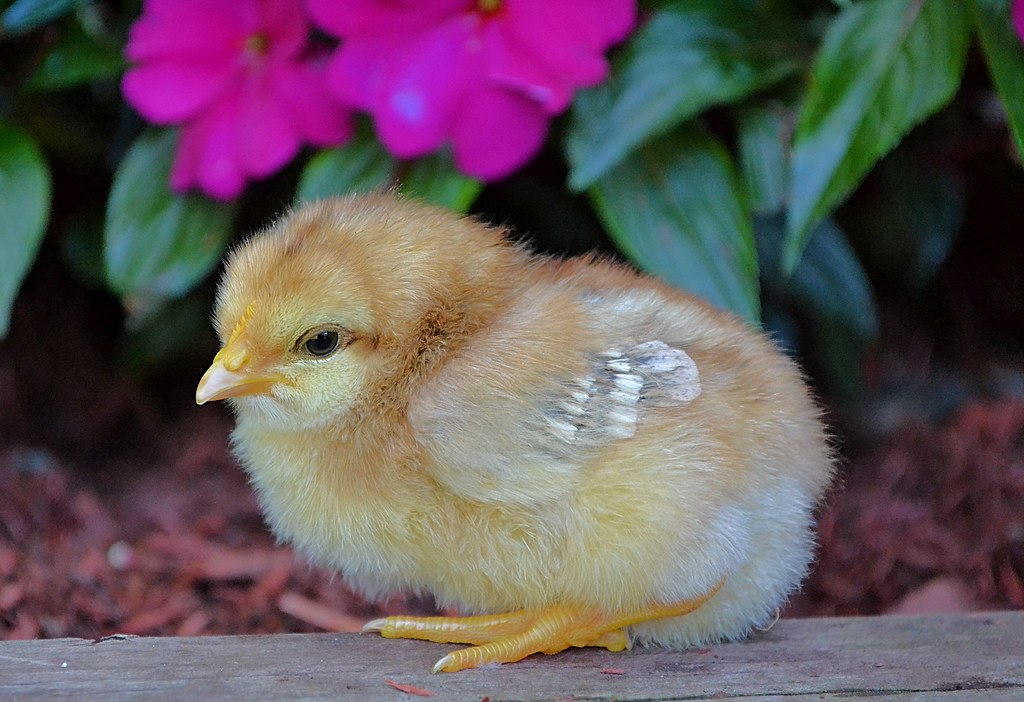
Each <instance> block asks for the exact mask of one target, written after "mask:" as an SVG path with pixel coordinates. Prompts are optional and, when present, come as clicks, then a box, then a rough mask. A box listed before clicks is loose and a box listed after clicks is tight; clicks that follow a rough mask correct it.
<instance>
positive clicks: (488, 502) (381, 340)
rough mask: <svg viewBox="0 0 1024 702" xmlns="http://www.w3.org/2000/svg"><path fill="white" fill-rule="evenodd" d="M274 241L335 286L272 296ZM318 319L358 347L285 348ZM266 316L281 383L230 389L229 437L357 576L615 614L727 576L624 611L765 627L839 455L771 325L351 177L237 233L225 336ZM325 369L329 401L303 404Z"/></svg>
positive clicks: (684, 628)
mask: <svg viewBox="0 0 1024 702" xmlns="http://www.w3.org/2000/svg"><path fill="white" fill-rule="evenodd" d="M321 244H323V245H322V246H321ZM333 251H340V252H343V254H338V255H337V256H334V254H332V253H331V252H333ZM303 252H305V254H304V253H303ZM303 255H307V256H309V258H310V259H311V260H310V261H309V262H308V265H306V264H302V265H305V267H302V265H299V263H302V261H301V258H300V259H299V263H296V262H295V260H294V259H295V257H301V256H303ZM332 256H333V258H332ZM282 257H283V258H287V257H291V258H289V259H288V260H289V263H288V266H291V268H290V269H289V270H292V269H294V270H300V271H302V273H301V275H300V277H302V276H306V278H308V279H309V280H310V281H311V283H310V284H311V285H313V286H314V288H315V286H316V284H317V283H318V281H319V284H320V285H321V286H322V287H323V288H325V289H326V290H327V293H325V297H326V298H329V299H330V300H331V302H330V304H328V303H320V302H317V297H316V296H307V298H308V299H307V300H306V302H305V303H303V304H302V305H298V304H294V303H292V304H289V305H287V306H285V307H281V306H279V305H276V303H275V302H274V300H273V294H274V290H275V284H274V282H273V278H274V276H275V275H278V274H279V271H281V270H283V269H284V268H285V267H286V266H283V265H281V262H280V260H279V258H282ZM257 259H258V261H257V262H258V263H260V265H256V263H254V260H257ZM296 266H298V268H296ZM350 269H351V270H350ZM350 280H351V281H357V282H353V283H351V285H353V286H356V287H354V288H352V289H351V290H349V289H348V288H346V289H345V294H340V293H339V294H336V295H335V294H333V293H331V291H333V290H337V289H339V286H341V287H344V286H347V285H349V282H348V281H350ZM339 281H342V282H339ZM352 300H360V301H365V302H363V303H361V304H360V309H358V310H356V311H355V313H352V314H350V311H349V310H347V309H346V305H352V304H355V303H353V302H351V301H352ZM346 301H348V302H346ZM243 309H246V310H248V312H246V314H247V315H248V317H251V320H250V321H247V322H246V323H245V324H246V328H245V329H244V330H242V331H238V330H237V325H238V320H237V319H235V317H238V316H239V314H241V310H243ZM281 310H288V312H287V314H288V315H293V316H295V318H296V319H295V320H294V321H293V322H291V323H289V322H287V321H282V319H281V316H282V315H284V316H287V315H286V314H285V313H284V312H281ZM295 310H299V311H295ZM303 310H304V311H303ZM264 317H266V318H267V319H264ZM310 320H314V321H310ZM352 320H358V321H352ZM321 323H326V324H333V325H335V327H337V328H340V329H344V330H346V331H345V332H344V334H345V337H344V338H345V339H346V340H347V343H349V344H351V345H350V346H348V347H343V348H341V349H340V350H339V351H338V352H337V353H335V354H334V355H333V356H331V357H330V358H325V359H313V360H310V359H304V358H302V357H301V354H299V355H298V356H296V355H295V354H296V353H299V352H297V351H295V349H299V351H301V348H302V344H301V342H302V340H303V339H304V338H305V337H303V336H302V335H303V334H304V333H306V334H308V333H309V332H308V330H309V329H313V331H316V330H317V329H319V327H317V326H316V324H321ZM261 325H265V327H266V328H267V329H273V330H278V331H275V332H274V333H275V334H276V333H280V340H279V341H273V340H268V339H265V338H260V339H257V340H255V341H252V342H251V345H252V346H253V348H256V347H258V348H261V349H266V348H273V347H274V344H277V345H278V346H280V347H281V349H282V351H281V352H280V355H279V356H273V358H271V359H269V360H268V359H262V360H259V359H257V360H254V361H253V362H252V364H253V366H254V367H259V368H261V369H262V368H263V367H264V366H267V367H268V368H271V370H272V371H273V372H272V373H271V374H270V375H267V373H269V372H270V371H266V372H264V371H263V370H261V373H263V375H260V379H261V380H262V379H264V378H265V377H274V378H278V377H280V378H283V380H282V381H281V382H280V383H278V384H277V385H273V386H270V388H271V389H269V390H265V391H264V390H262V389H261V391H260V392H261V393H262V394H261V395H259V396H253V397H250V396H239V397H234V398H233V399H232V402H233V403H234V405H235V408H236V411H237V415H238V426H237V429H236V432H235V437H234V438H235V444H236V447H237V449H238V452H239V455H240V457H241V459H242V461H243V463H244V464H245V466H246V468H247V470H248V471H249V472H250V474H251V476H252V479H253V483H254V485H255V487H256V489H257V491H258V493H259V496H260V500H261V503H262V505H263V507H264V509H265V511H266V513H267V516H268V519H269V521H270V523H271V526H272V528H273V529H274V530H275V532H276V533H277V534H278V535H279V536H280V537H282V538H284V539H286V540H289V541H292V542H294V543H295V544H296V545H298V546H299V547H300V549H302V550H303V551H305V552H306V553H307V554H309V555H310V556H311V557H312V558H314V559H315V560H317V561H320V562H323V563H326V564H328V565H330V566H332V567H335V568H337V569H339V570H341V571H342V572H343V573H344V574H345V575H346V577H347V578H348V579H349V580H350V582H352V583H353V584H354V585H355V586H356V587H358V588H360V589H362V590H364V591H366V592H368V593H369V594H371V595H379V594H384V593H386V592H387V591H389V590H392V589H396V588H401V589H410V590H420V591H427V592H431V593H433V594H434V595H435V596H436V597H437V599H438V601H439V602H440V603H441V604H443V605H455V606H456V607H459V608H461V609H463V610H465V611H466V612H467V613H485V612H499V611H507V610H515V609H521V608H532V607H544V606H546V605H551V604H557V603H572V604H580V605H586V606H591V607H595V608H598V609H601V610H605V611H619V610H623V609H629V608H636V607H644V606H648V605H651V604H655V603H670V602H676V601H680V600H686V599H693V598H696V597H698V596H700V595H703V594H705V593H708V592H710V591H713V590H714V588H715V587H716V586H717V585H718V584H719V583H721V584H722V586H721V588H720V589H719V590H718V591H717V593H716V594H715V595H714V596H713V597H712V598H711V599H710V600H709V601H708V602H707V603H706V604H704V605H703V606H702V607H700V608H699V609H698V610H697V611H695V612H693V613H692V614H690V615H688V616H685V617H675V618H670V619H662V620H657V621H652V622H647V623H643V624H638V625H636V626H634V627H633V628H632V630H631V634H632V635H633V636H634V638H637V639H639V640H642V641H651V642H657V643H662V644H666V645H679V646H682V645H690V644H696V643H701V642H705V641H710V640H718V639H722V638H735V637H739V636H742V635H744V634H746V633H747V632H748V631H749V629H750V628H751V627H752V626H756V625H759V624H763V623H765V622H766V621H767V620H769V619H770V618H771V617H772V615H773V614H774V612H775V611H776V609H777V608H778V607H779V606H780V605H781V604H782V602H783V601H784V600H785V598H786V597H787V596H788V595H789V594H790V593H791V592H792V590H793V589H794V588H795V587H796V586H797V585H798V583H799V581H800V580H801V578H802V577H803V576H804V574H805V572H806V569H807V567H808V563H809V562H810V559H811V556H812V550H813V537H812V511H813V509H814V507H815V505H816V504H817V503H818V502H819V500H820V499H821V497H822V495H823V493H824V491H825V490H826V488H827V485H828V483H829V481H830V478H831V470H832V468H831V466H832V458H831V455H830V451H829V448H828V442H827V439H826V435H825V432H824V429H823V427H822V424H821V422H820V420H819V413H818V410H817V409H816V407H815V406H814V403H813V402H812V400H811V399H810V396H809V393H808V390H807V387H806V385H805V384H804V382H803V380H802V379H801V377H800V374H799V372H798V370H797V369H796V367H795V366H794V364H793V363H792V362H791V361H790V360H788V359H787V358H786V357H785V356H784V355H783V354H781V353H780V352H779V351H778V350H777V349H776V348H775V347H774V346H773V345H772V343H771V342H770V341H769V340H768V339H767V338H766V337H765V336H764V335H763V334H761V333H760V332H758V331H757V330H755V329H753V328H751V327H749V326H747V325H746V324H744V323H743V322H741V321H739V320H737V319H736V318H734V317H732V316H731V315H728V314H725V313H722V312H719V311H716V310H714V309H713V308H711V307H709V306H708V305H706V304H704V303H702V302H700V301H698V300H696V299H694V298H692V297H690V296H688V295H685V294H684V293H681V292H679V291H677V290H674V289H672V288H670V287H668V286H665V285H663V284H661V283H659V282H657V281H655V280H653V279H651V278H648V277H644V276H640V275H638V274H636V273H635V272H633V271H632V270H629V269H627V268H625V267H622V266H618V265H613V264H611V263H607V262H601V261H595V260H592V259H577V260H571V261H555V260H552V259H547V258H541V257H535V256H530V255H528V254H527V253H525V252H524V251H523V250H522V249H521V248H519V247H518V246H516V245H514V244H511V243H509V242H507V241H506V240H505V238H504V237H503V234H502V232H500V231H499V230H495V229H492V228H489V227H486V226H484V225H481V224H478V223H476V222H473V221H472V220H466V219H462V218H458V217H455V216H454V215H449V214H447V213H441V212H440V211H438V210H435V209H433V208H428V207H425V206H422V205H417V204H415V203H410V202H404V201H400V200H395V199H393V198H391V197H390V196H370V197H356V198H348V199H343V200H335V201H329V202H327V203H321V204H319V205H316V206H313V207H311V208H308V209H306V210H303V211H300V212H299V213H296V214H294V215H292V216H291V217H290V218H286V219H285V220H284V221H282V222H281V223H280V224H278V225H277V226H276V227H275V228H274V229H272V230H271V231H270V232H268V233H266V234H263V235H261V236H260V237H257V238H256V239H254V240H253V241H251V242H249V243H248V244H247V245H246V246H243V247H242V248H241V249H239V250H238V251H237V252H236V253H235V254H234V257H233V259H232V261H231V263H230V264H229V266H228V272H227V275H226V278H225V282H224V283H223V285H222V288H221V296H220V305H219V307H218V326H219V328H221V329H222V338H223V337H227V336H228V334H227V333H226V330H229V329H232V328H236V331H235V333H234V334H233V335H232V336H231V338H230V339H226V346H225V349H230V348H231V347H232V346H235V345H243V346H244V345H245V344H247V343H250V342H248V341H247V340H246V337H247V335H255V334H259V333H260V332H259V330H260V329H262V328H264V327H263V326H261ZM350 327H351V329H349V328H350ZM330 328H334V327H330ZM289 329H291V330H292V331H290V332H289V331H287V330H289ZM280 330H285V331H280ZM267 333H268V334H270V332H267ZM288 349H291V351H289V350H288ZM222 353H226V351H222ZM289 354H291V355H289ZM271 355H272V354H271ZM229 356H230V354H229ZM236 356H237V354H236ZM230 357H231V358H234V357H235V356H230ZM246 358H247V357H246ZM261 364H262V365H261ZM236 365H237V364H236ZM346 369H347V370H346ZM240 372H241V371H240ZM339 379H340V380H339ZM353 379H357V380H353ZM239 382H241V381H239ZM339 383H340V384H339ZM342 386H343V387H345V388H346V397H345V399H344V401H340V400H339V401H338V402H337V403H336V405H337V410H336V412H335V413H334V414H333V415H330V416H324V410H323V404H322V402H320V404H316V403H311V402H303V401H302V395H303V392H307V393H316V392H317V390H316V389H317V388H333V387H342ZM260 388H263V386H262V385H261V386H260ZM304 388H306V390H303V389H304ZM350 388H353V389H351V390H349V389H350ZM208 394H209V395H210V396H212V397H214V399H219V398H218V397H215V396H214V394H213V393H212V391H210V392H209V393H208ZM328 394H329V393H328ZM349 395H351V397H349ZM225 396H228V395H227V393H225ZM314 406H315V407H317V408H318V409H317V410H316V412H315V413H314V414H315V416H309V415H310V411H308V409H304V408H309V407H314Z"/></svg>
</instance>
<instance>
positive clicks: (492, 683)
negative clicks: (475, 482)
mask: <svg viewBox="0 0 1024 702" xmlns="http://www.w3.org/2000/svg"><path fill="white" fill-rule="evenodd" d="M452 648H454V647H452V646H443V645H439V644H430V643H422V642H416V641H397V640H385V639H381V638H379V637H377V636H372V635H367V636H359V635H357V634H282V635H276V636H235V637H213V636H211V637H196V638H125V639H118V638H113V639H106V640H103V641H99V642H92V641H87V640H83V639H58V640H49V641H47V640H42V641H9V642H3V643H0V699H5V700H12V699H14V700H17V699H33V700H37V699H39V700H42V699H47V700H56V699H66V698H72V697H73V698H74V699H76V700H89V699H96V700H99V699H102V700H110V699H122V698H127V697H131V698H133V699H146V700H172V699H173V700H182V699H185V700H187V699H189V698H194V699H204V700H207V699H233V700H243V699H244V700H267V699H282V698H303V699H333V700H349V699H351V700H372V699H381V700H401V699H406V700H411V699H415V698H414V697H413V696H411V695H409V694H408V693H403V692H400V691H398V690H395V689H393V688H391V687H389V686H388V685H387V683H386V682H385V681H386V680H392V681H394V682H396V683H400V684H405V685H413V686H416V687H419V688H423V689H425V690H429V691H432V692H435V693H437V696H438V698H439V699H453V700H473V701H474V702H479V700H481V699H483V698H485V697H489V698H490V699H491V700H495V701H497V700H521V699H538V700H544V699H550V700H557V699H566V698H570V697H572V698H573V699H576V700H608V699H617V700H630V699H634V700H640V699H643V700H687V699H709V698H710V699H729V700H757V701H758V702H764V701H765V700H770V699H781V698H782V697H785V699H786V700H787V701H790V702H791V701H792V700H799V701H801V702H802V701H804V700H811V699H814V700H839V699H846V700H848V699H850V698H857V697H862V696H864V697H868V696H869V697H871V698H872V700H873V701H875V700H886V701H898V702H911V701H913V702H917V701H918V700H942V701H944V702H953V700H968V701H969V702H975V701H980V700H997V701H1001V700H1007V701H1008V700H1024V612H991V613H976V614H970V615H943V616H931V617H865V618H843V619H792V620H783V621H780V622H779V623H778V624H777V625H776V626H775V627H774V628H773V629H772V630H771V631H769V632H766V633H762V634H758V635H756V636H755V637H753V638H751V639H750V640H747V641H743V642H739V643H733V644H726V645H722V646H715V647H712V648H709V649H704V650H691V651H683V652H676V651H666V650H663V649H638V650H634V651H630V652H625V653H618V654H616V653H610V652H608V651H599V650H593V649H586V650H573V651H568V652H566V653H563V654H560V655H558V656H556V657H547V656H534V657H532V658H530V659H528V660H525V661H522V662H521V663H517V664H515V665H510V666H499V667H493V668H488V669H483V670H473V671H464V672H462V673H456V674H453V675H432V674H431V673H430V672H429V671H430V667H431V665H432V664H433V663H434V661H435V660H437V659H438V658H440V657H441V656H442V655H444V653H446V652H447V651H449V650H452ZM618 673H621V674H618Z"/></svg>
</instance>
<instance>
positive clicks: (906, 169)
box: [843, 124, 964, 296]
mask: <svg viewBox="0 0 1024 702" xmlns="http://www.w3.org/2000/svg"><path fill="white" fill-rule="evenodd" d="M936 126H938V125H931V124H930V125H928V130H929V131H932V132H935V131H939V130H938V129H936ZM932 148H933V141H932V140H931V139H927V140H925V139H921V138H919V135H917V134H915V135H914V137H912V138H910V139H907V141H906V142H905V143H904V144H902V145H900V148H898V149H896V150H895V151H894V152H893V153H891V154H890V155H889V156H887V157H886V158H885V159H884V160H883V161H882V162H881V163H879V164H878V167H877V168H876V169H875V170H874V172H873V173H872V174H871V177H870V179H869V180H868V181H867V183H866V185H865V188H864V195H863V197H862V196H860V195H858V198H857V207H851V208H848V209H847V211H846V212H844V217H843V221H844V224H845V225H846V228H847V230H848V231H849V232H850V233H851V234H852V235H853V237H854V241H856V242H857V243H858V250H859V251H860V252H861V255H862V256H863V258H864V260H865V262H866V263H867V265H868V267H869V268H870V269H871V271H872V273H873V274H874V276H875V278H876V279H885V280H886V281H887V282H888V284H889V285H890V286H891V287H892V288H893V289H896V290H900V291H902V292H903V293H905V294H910V295H914V296H917V295H920V293H921V292H922V291H923V290H924V289H925V287H926V286H927V285H928V284H929V283H930V282H931V281H932V280H933V279H934V277H935V274H936V272H937V271H938V269H939V267H940V266H941V265H942V264H943V262H944V261H945V260H946V258H947V256H948V255H949V252H950V251H951V250H952V248H953V245H954V244H955V243H956V240H957V237H958V236H959V234H960V231H961V229H962V227H963V222H964V192H963V184H962V183H961V178H959V177H958V176H959V174H958V173H956V172H951V171H950V169H948V168H943V167H941V166H937V165H936V163H935V158H934V151H933V150H932ZM907 213H913V215H912V216H907Z"/></svg>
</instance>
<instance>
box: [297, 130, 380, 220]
mask: <svg viewBox="0 0 1024 702" xmlns="http://www.w3.org/2000/svg"><path fill="white" fill-rule="evenodd" d="M396 169H397V163H396V161H395V159H394V158H392V157H391V155H390V154H389V153H388V152H387V151H385V150H384V147H383V146H381V145H380V142H378V141H377V139H376V137H374V135H373V132H372V131H371V130H370V129H369V128H368V127H366V125H361V126H360V128H359V129H358V130H356V134H355V135H354V136H353V137H352V139H351V140H349V141H348V143H346V144H344V145H342V146H340V147H338V148H336V149H330V150H326V151H321V152H320V153H318V154H317V155H315V156H314V157H313V158H312V159H310V161H309V163H308V164H307V165H306V168H305V170H303V172H302V177H301V178H300V179H299V187H298V192H297V193H296V200H297V201H298V202H299V203H303V202H312V201H314V200H323V199H325V198H328V197H333V196H335V195H345V194H347V193H356V192H370V191H373V190H381V189H384V188H386V187H388V186H389V185H390V184H391V183H392V182H393V180H394V173H395V170H396Z"/></svg>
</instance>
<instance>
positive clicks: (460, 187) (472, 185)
mask: <svg viewBox="0 0 1024 702" xmlns="http://www.w3.org/2000/svg"><path fill="white" fill-rule="evenodd" d="M481 189H483V183H481V182H480V181H478V180H474V179H472V178H467V177H466V176H464V175H462V174H461V173H459V172H458V171H457V170H455V164H454V162H453V161H452V158H451V154H450V153H449V152H448V151H446V150H445V151H440V152H438V153H436V154H432V155H430V156H426V157H424V158H421V159H418V160H416V161H413V162H412V164H411V165H410V167H409V170H408V172H407V173H406V174H405V177H404V178H402V180H401V182H400V183H399V185H398V190H399V192H402V193H405V194H407V195H412V196H413V197H417V198H419V199H421V200H424V201H426V202H430V203H433V204H435V205H440V206H441V207H446V208H448V209H450V210H453V211H455V212H465V211H467V210H468V209H469V208H470V206H471V205H472V204H473V201H474V200H476V197H477V195H479V194H480V190H481Z"/></svg>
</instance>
